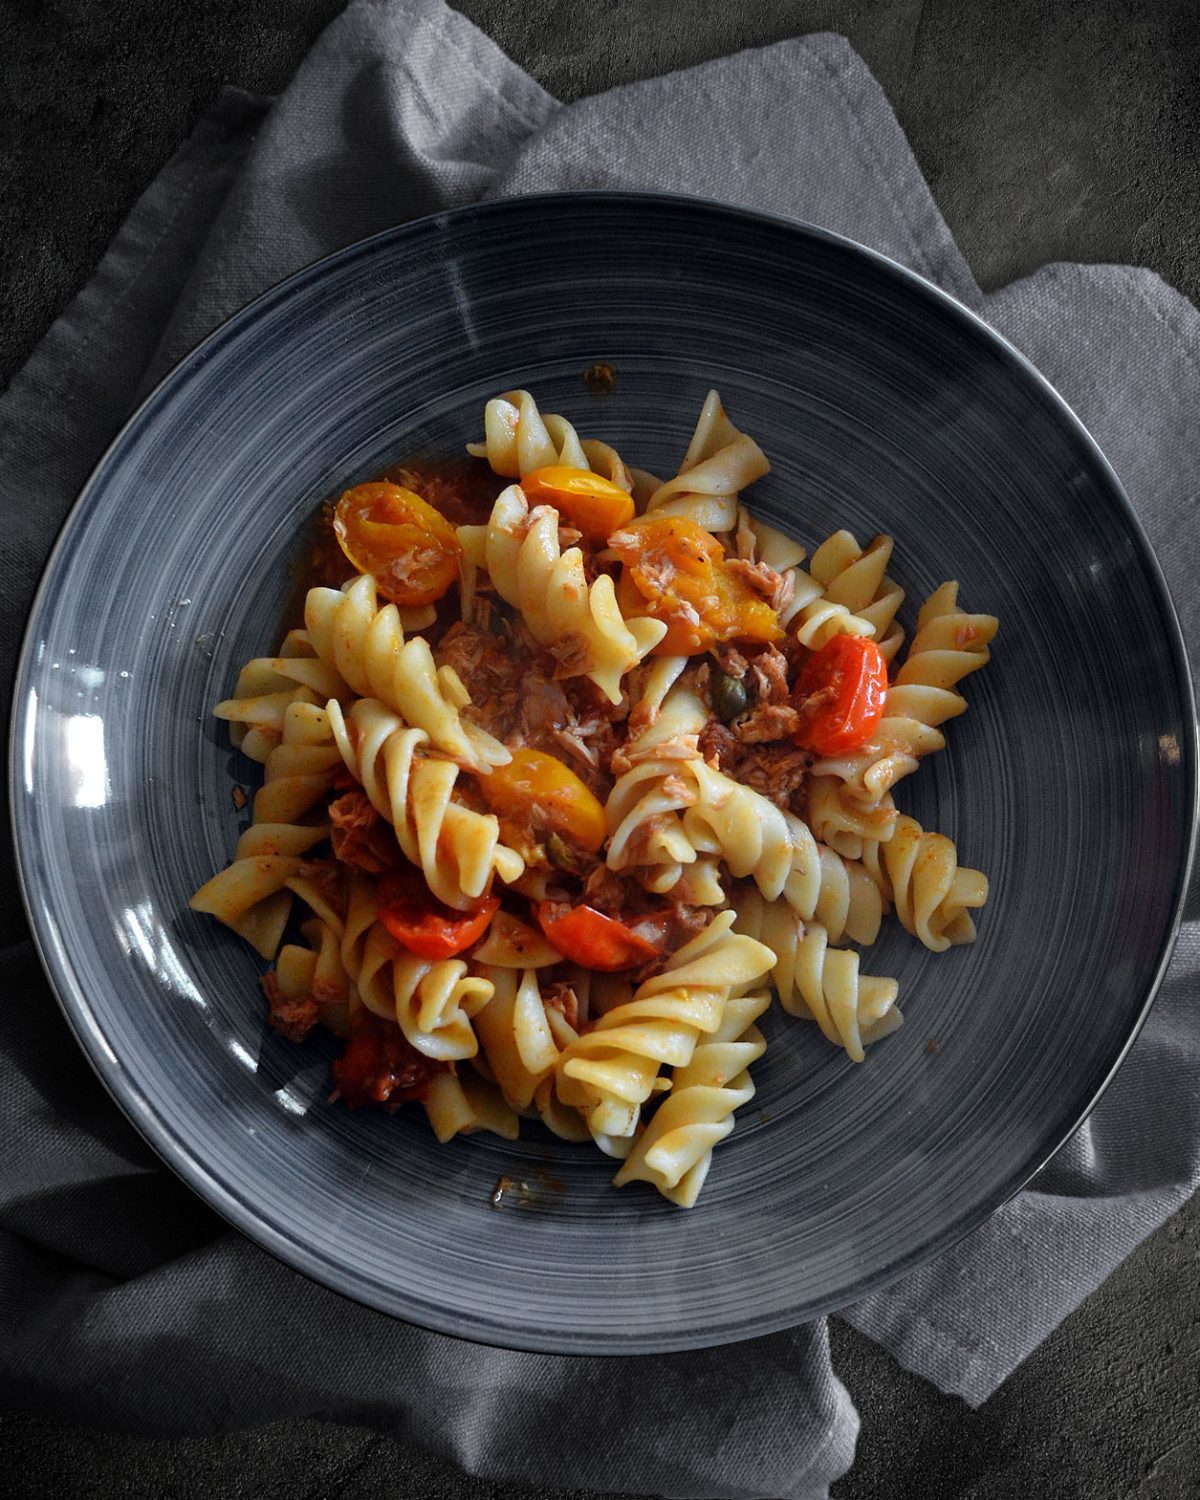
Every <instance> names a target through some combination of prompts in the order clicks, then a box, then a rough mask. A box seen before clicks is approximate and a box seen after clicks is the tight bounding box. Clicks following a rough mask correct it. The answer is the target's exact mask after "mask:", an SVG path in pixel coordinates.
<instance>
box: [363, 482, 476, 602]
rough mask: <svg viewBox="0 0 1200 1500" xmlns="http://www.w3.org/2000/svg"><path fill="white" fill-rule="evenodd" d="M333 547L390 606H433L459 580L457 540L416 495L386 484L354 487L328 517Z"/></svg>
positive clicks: (431, 508)
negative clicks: (365, 575)
mask: <svg viewBox="0 0 1200 1500" xmlns="http://www.w3.org/2000/svg"><path fill="white" fill-rule="evenodd" d="M333 531H334V535H335V536H336V537H337V539H338V545H339V546H340V547H341V549H342V551H343V552H344V553H345V554H346V556H347V557H348V558H349V559H350V561H351V562H352V563H353V564H354V566H355V567H356V568H357V569H358V571H359V572H360V573H370V574H371V576H372V577H373V578H374V579H375V583H376V586H377V587H378V589H379V592H380V593H381V594H382V595H383V597H384V598H385V599H390V600H391V601H392V603H393V604H401V605H404V606H405V607H407V608H414V607H416V606H418V605H422V604H433V603H434V602H435V601H436V600H438V599H440V598H441V597H442V595H443V594H444V593H445V592H446V590H447V589H448V588H449V587H450V585H451V584H452V583H453V582H454V581H455V579H456V578H457V577H458V560H459V557H460V556H461V554H462V547H461V546H460V545H459V541H458V535H457V533H456V532H455V530H454V527H453V526H451V524H450V522H449V521H447V520H446V518H445V516H443V515H441V514H440V512H438V511H436V510H434V508H433V506H432V505H427V504H426V502H425V501H424V500H422V499H421V497H420V495H415V494H413V492H412V490H406V489H402V488H401V487H400V486H399V485H398V484H389V483H388V482H387V481H386V480H383V479H380V480H374V481H372V482H371V483H370V484H356V485H355V486H354V488H353V489H352V490H347V491H346V493H345V494H344V495H343V496H342V498H341V499H340V500H339V501H338V503H337V506H336V508H335V509H334V512H333Z"/></svg>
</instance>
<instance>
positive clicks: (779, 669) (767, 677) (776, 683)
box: [750, 646, 791, 703]
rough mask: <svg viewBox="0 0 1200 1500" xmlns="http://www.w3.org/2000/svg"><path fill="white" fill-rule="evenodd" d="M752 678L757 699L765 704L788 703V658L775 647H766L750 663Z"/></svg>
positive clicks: (789, 690)
mask: <svg viewBox="0 0 1200 1500" xmlns="http://www.w3.org/2000/svg"><path fill="white" fill-rule="evenodd" d="M750 677H751V679H752V682H753V685H754V691H755V695H756V697H757V698H758V699H759V701H760V702H764V703H786V702H787V701H788V696H789V694H790V692H791V689H790V688H789V687H788V664H787V657H786V656H784V654H783V652H782V651H777V650H776V649H775V647H774V646H766V647H764V648H763V650H761V651H760V652H759V653H758V654H757V655H756V656H755V657H754V659H753V661H752V662H751V663H750Z"/></svg>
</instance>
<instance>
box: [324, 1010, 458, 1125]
mask: <svg viewBox="0 0 1200 1500" xmlns="http://www.w3.org/2000/svg"><path fill="white" fill-rule="evenodd" d="M443 1066H444V1064H442V1063H437V1062H434V1061H433V1059H432V1058H429V1057H426V1056H425V1055H424V1054H423V1053H421V1052H418V1051H417V1049H416V1048H415V1047H413V1046H412V1045H410V1043H409V1042H408V1040H407V1039H406V1038H405V1036H404V1033H403V1032H402V1031H401V1030H400V1028H399V1027H398V1026H388V1025H385V1024H384V1023H383V1022H381V1021H377V1020H376V1019H375V1017H374V1016H371V1015H368V1014H366V1013H364V1012H361V1011H360V1012H359V1014H358V1015H357V1016H356V1017H355V1019H354V1021H353V1022H352V1023H351V1029H350V1039H349V1041H347V1043H346V1050H345V1051H344V1052H343V1053H342V1055H341V1057H339V1058H336V1059H335V1060H334V1064H333V1081H334V1084H335V1085H336V1087H337V1090H338V1093H339V1094H340V1096H341V1098H342V1100H343V1102H344V1103H345V1104H346V1106H347V1108H349V1109H362V1108H363V1107H364V1106H365V1105H368V1104H388V1103H390V1104H392V1105H393V1107H394V1106H395V1105H396V1104H398V1103H399V1102H400V1101H401V1100H403V1099H420V1098H422V1097H424V1094H425V1089H426V1087H427V1085H428V1083H429V1080H430V1079H431V1078H432V1077H433V1075H434V1074H435V1073H436V1072H437V1071H438V1069H439V1068H441V1067H443Z"/></svg>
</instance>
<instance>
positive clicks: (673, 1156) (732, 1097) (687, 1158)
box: [613, 994, 771, 1208]
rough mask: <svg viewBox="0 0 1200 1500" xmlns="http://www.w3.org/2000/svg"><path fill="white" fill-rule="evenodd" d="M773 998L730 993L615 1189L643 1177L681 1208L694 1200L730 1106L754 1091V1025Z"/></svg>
mask: <svg viewBox="0 0 1200 1500" xmlns="http://www.w3.org/2000/svg"><path fill="white" fill-rule="evenodd" d="M770 1003H771V997H770V995H767V994H758V995H741V996H733V997H731V998H730V1000H729V1001H728V1002H727V1004H726V1006H725V1013H724V1015H723V1017H722V1019H721V1024H720V1025H719V1026H718V1027H717V1030H716V1031H715V1032H714V1033H713V1034H712V1035H711V1036H708V1037H703V1038H702V1039H701V1040H700V1041H699V1042H698V1043H697V1045H696V1047H695V1049H694V1050H693V1052H692V1056H691V1060H690V1062H688V1063H687V1064H686V1065H685V1066H683V1067H679V1068H676V1069H675V1070H674V1072H673V1073H672V1075H671V1091H670V1093H669V1094H668V1095H667V1096H666V1098H665V1099H664V1100H663V1101H662V1103H661V1104H660V1105H659V1106H658V1108H657V1110H655V1112H654V1114H653V1116H652V1117H651V1119H650V1123H649V1124H648V1125H647V1126H646V1129H645V1130H644V1131H643V1132H642V1134H641V1135H640V1136H639V1137H638V1139H637V1141H636V1142H635V1144H634V1146H633V1149H632V1150H631V1151H630V1153H629V1155H628V1156H627V1157H626V1158H625V1160H624V1161H623V1162H622V1164H621V1167H620V1169H619V1170H618V1172H617V1175H616V1176H615V1177H614V1178H613V1181H614V1183H615V1184H616V1186H617V1187H623V1186H624V1185H625V1184H626V1183H627V1182H648V1183H651V1184H652V1185H653V1186H654V1187H656V1188H657V1189H658V1191H659V1192H660V1193H661V1194H662V1195H663V1197H664V1198H667V1199H669V1200H670V1201H671V1202H672V1203H675V1204H678V1206H679V1207H680V1208H691V1207H692V1206H693V1205H694V1204H695V1202H696V1199H697V1198H698V1197H699V1195H700V1189H701V1188H702V1187H703V1186H704V1180H705V1178H706V1177H707V1176H708V1169H709V1167H710V1165H711V1164H712V1153H713V1148H714V1147H715V1146H717V1145H719V1143H720V1142H721V1141H723V1140H724V1139H725V1138H726V1136H728V1135H729V1134H730V1132H731V1131H732V1130H733V1113H734V1111H735V1110H737V1109H741V1108H742V1107H743V1106H744V1105H745V1104H748V1103H749V1102H750V1100H751V1099H752V1098H753V1097H754V1083H753V1081H752V1080H751V1077H750V1072H749V1069H750V1067H751V1065H752V1064H753V1063H755V1062H757V1061H758V1059H759V1058H760V1057H761V1056H762V1055H763V1053H764V1052H765V1051H766V1050H767V1043H766V1039H765V1038H764V1037H763V1034H762V1032H761V1031H759V1029H758V1027H757V1026H756V1025H755V1024H754V1023H755V1021H757V1020H758V1018H759V1016H761V1015H762V1014H763V1012H764V1011H765V1010H766V1009H767V1007H768V1006H769V1005H770Z"/></svg>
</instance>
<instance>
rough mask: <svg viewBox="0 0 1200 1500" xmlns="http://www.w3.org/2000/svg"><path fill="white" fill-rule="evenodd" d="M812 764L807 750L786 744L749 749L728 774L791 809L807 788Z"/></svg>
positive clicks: (747, 748) (781, 805)
mask: <svg viewBox="0 0 1200 1500" xmlns="http://www.w3.org/2000/svg"><path fill="white" fill-rule="evenodd" d="M808 764H809V758H808V755H807V753H806V752H805V751H804V750H801V749H800V747H799V746H798V745H793V744H789V743H787V742H786V741H784V742H783V743H781V744H774V745H753V746H747V747H745V753H744V754H743V756H742V757H741V758H740V759H739V761H738V762H737V764H736V765H735V767H734V768H733V770H732V771H730V772H729V773H728V774H729V775H731V776H733V777H734V779H735V780H737V781H741V782H743V783H744V784H745V785H746V786H748V787H751V788H752V789H753V790H754V791H756V792H761V793H762V794H763V796H764V797H769V798H770V799H771V801H772V802H775V803H777V804H778V805H779V806H780V807H789V806H792V805H793V803H794V800H795V797H796V793H797V792H798V791H799V790H800V787H801V786H802V785H803V782H804V777H805V775H806V774H807V772H808Z"/></svg>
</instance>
